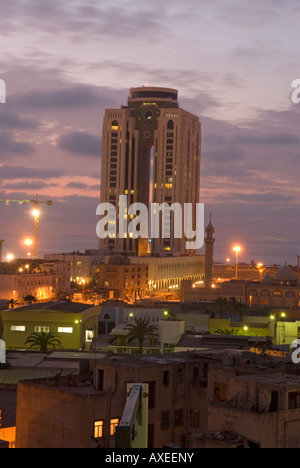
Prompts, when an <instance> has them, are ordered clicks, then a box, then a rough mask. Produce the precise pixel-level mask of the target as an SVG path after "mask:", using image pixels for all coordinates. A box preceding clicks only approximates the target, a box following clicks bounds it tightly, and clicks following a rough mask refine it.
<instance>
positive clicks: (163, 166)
mask: <svg viewBox="0 0 300 468" xmlns="http://www.w3.org/2000/svg"><path fill="white" fill-rule="evenodd" d="M200 161H201V124H200V122H199V118H198V117H197V116H195V115H193V114H191V113H189V112H187V111H186V110H184V109H181V108H180V107H179V104H178V91H177V90H176V89H169V88H157V87H155V88H153V87H141V88H132V89H131V90H130V95H129V98H128V104H127V106H123V107H122V108H121V109H107V110H106V112H105V116H104V120H103V132H102V161H101V203H111V204H113V205H114V206H115V207H118V203H119V196H120V195H121V196H122V195H127V202H128V206H130V205H132V204H134V203H143V204H144V205H145V206H146V207H149V205H150V203H156V204H162V203H167V204H168V205H172V204H173V203H175V202H176V203H178V204H180V205H181V207H182V208H183V207H184V204H185V203H190V204H193V206H195V205H196V203H199V202H200ZM195 221H196V213H193V225H194V228H195ZM109 222H110V223H119V219H118V218H117V220H116V219H110V221H109ZM163 222H164V220H162V223H161V225H160V229H162V224H163ZM182 222H183V221H182ZM170 225H171V232H170V236H169V237H168V238H163V236H161V235H160V236H159V238H152V239H151V235H150V228H149V242H148V239H141V238H139V239H134V238H132V237H130V235H128V236H127V238H120V237H121V236H120V237H118V235H117V236H116V238H111V237H107V238H106V239H101V240H100V249H101V250H102V251H104V252H106V253H112V254H121V255H132V256H138V255H145V254H146V255H147V254H152V255H154V256H167V255H173V256H184V255H191V254H196V253H197V252H196V251H195V250H188V251H187V249H186V239H185V237H184V236H182V238H176V236H175V235H174V213H173V212H171V223H170Z"/></svg>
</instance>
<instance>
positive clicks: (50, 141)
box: [0, 0, 300, 264]
mask: <svg viewBox="0 0 300 468" xmlns="http://www.w3.org/2000/svg"><path fill="white" fill-rule="evenodd" d="M299 21H300V3H299V0H284V1H278V0H252V2H249V1H245V0H227V1H226V2H224V0H222V1H221V0H210V1H209V2H205V1H204V0H185V1H183V0H172V1H170V0H165V1H164V2H162V1H158V0H149V1H147V2H141V1H137V0H132V1H127V0H126V1H125V0H115V1H114V2H104V1H102V0H98V1H92V0H68V1H65V2H62V1H58V0H52V1H51V2H48V1H45V0H10V1H9V2H2V3H1V33H0V44H1V63H0V78H1V79H3V80H5V82H6V86H7V103H6V104H0V198H17V199H28V198H29V199H31V198H34V197H35V194H39V196H40V198H41V199H42V200H48V199H51V200H53V202H54V205H53V207H48V206H46V207H45V208H43V213H42V216H41V224H40V235H41V239H40V251H41V254H43V253H44V252H53V251H56V252H62V251H71V250H84V249H85V248H97V244H98V239H97V237H96V222H97V219H96V207H97V204H98V202H99V184H100V180H99V176H100V158H101V131H102V117H103V113H104V109H105V108H119V107H120V106H121V105H122V104H126V101H127V97H128V91H129V88H130V87H134V86H141V85H145V84H149V85H150V86H166V87H176V88H177V89H178V90H179V103H180V106H181V107H183V108H185V109H186V110H188V111H190V112H192V113H195V114H197V115H198V116H199V117H200V120H201V122H202V133H203V141H202V172H201V201H202V202H204V203H205V210H206V221H207V220H208V217H209V212H210V211H212V213H213V223H214V225H215V228H216V238H217V241H216V244H215V256H216V261H220V262H224V261H225V259H226V258H227V257H229V258H231V259H232V262H233V261H234V257H233V254H232V246H233V244H234V243H237V242H238V243H240V244H241V245H242V246H243V251H242V253H241V256H240V259H241V261H243V260H245V261H251V260H254V261H256V262H263V263H266V264H271V263H279V264H284V262H285V261H287V262H288V263H292V264H296V262H297V258H296V255H297V254H298V255H299V254H300V239H299V234H300V221H299V213H300V210H299V197H300V188H299V173H300V163H299V159H300V154H299V153H300V151H299V150H300V131H299V128H300V125H299V124H300V104H293V103H292V102H291V93H292V88H291V83H292V81H293V80H294V79H296V78H300V69H299V48H300V47H299V45H300V28H299ZM0 220H1V221H0V238H2V239H5V244H4V245H5V249H4V254H5V253H8V252H9V251H10V250H11V249H12V248H14V249H15V252H16V253H19V254H20V255H24V254H25V250H24V248H23V246H22V241H23V239H24V238H25V237H28V236H32V233H33V219H32V216H31V215H30V209H29V207H28V206H25V205H17V204H11V205H10V206H6V205H5V203H1V204H0Z"/></svg>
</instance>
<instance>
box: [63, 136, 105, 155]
mask: <svg viewBox="0 0 300 468" xmlns="http://www.w3.org/2000/svg"><path fill="white" fill-rule="evenodd" d="M58 147H59V148H61V149H63V150H64V151H68V152H69V153H73V154H76V155H80V156H88V157H93V158H94V157H96V158H100V154H101V138H100V136H95V135H92V134H90V133H86V132H71V133H68V134H66V135H64V136H62V137H61V138H60V139H59V141H58Z"/></svg>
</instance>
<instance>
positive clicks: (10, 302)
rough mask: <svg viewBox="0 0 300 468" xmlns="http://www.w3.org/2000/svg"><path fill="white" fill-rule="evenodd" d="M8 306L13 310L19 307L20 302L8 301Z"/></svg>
mask: <svg viewBox="0 0 300 468" xmlns="http://www.w3.org/2000/svg"><path fill="white" fill-rule="evenodd" d="M8 304H9V306H10V308H11V309H14V308H15V306H17V305H20V302H19V301H17V300H16V299H11V300H10V301H8Z"/></svg>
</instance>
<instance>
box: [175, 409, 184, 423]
mask: <svg viewBox="0 0 300 468" xmlns="http://www.w3.org/2000/svg"><path fill="white" fill-rule="evenodd" d="M175 426H177V427H178V426H183V409H179V410H176V411H175Z"/></svg>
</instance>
